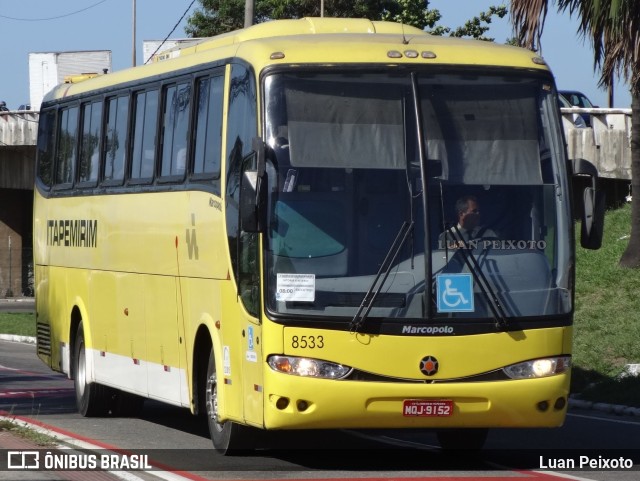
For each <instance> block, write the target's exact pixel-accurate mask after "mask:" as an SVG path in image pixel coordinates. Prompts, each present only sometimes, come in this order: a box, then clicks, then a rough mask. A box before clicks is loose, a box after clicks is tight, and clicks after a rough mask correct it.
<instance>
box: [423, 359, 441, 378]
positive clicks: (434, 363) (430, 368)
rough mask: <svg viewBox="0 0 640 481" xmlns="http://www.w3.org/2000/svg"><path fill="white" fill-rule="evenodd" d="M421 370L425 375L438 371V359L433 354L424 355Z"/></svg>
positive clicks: (431, 374)
mask: <svg viewBox="0 0 640 481" xmlns="http://www.w3.org/2000/svg"><path fill="white" fill-rule="evenodd" d="M420 372H422V374H424V375H425V376H433V375H434V374H435V373H437V372H438V360H437V359H436V358H435V357H433V356H427V357H423V358H422V361H420Z"/></svg>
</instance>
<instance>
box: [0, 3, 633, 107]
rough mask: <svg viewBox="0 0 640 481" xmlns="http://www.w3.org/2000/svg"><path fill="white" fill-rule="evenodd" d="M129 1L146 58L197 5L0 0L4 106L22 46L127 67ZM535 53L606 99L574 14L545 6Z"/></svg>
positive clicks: (456, 22) (564, 80) (15, 97)
mask: <svg viewBox="0 0 640 481" xmlns="http://www.w3.org/2000/svg"><path fill="white" fill-rule="evenodd" d="M318 1H320V0H318ZM502 2H503V0H430V2H429V7H430V8H436V9H438V10H440V13H441V14H442V19H441V20H440V24H442V25H445V26H448V27H453V28H455V27H458V26H461V25H463V24H464V23H465V21H466V20H469V19H470V18H472V17H474V16H476V15H478V13H480V12H481V11H485V10H487V9H488V7H489V6H491V5H499V4H501V3H502ZM134 4H135V5H136V24H135V38H136V42H135V45H136V48H135V50H136V53H137V55H136V63H137V64H138V65H139V64H142V63H144V61H145V60H146V59H144V60H143V58H142V56H143V50H142V44H143V41H145V40H163V39H165V38H167V37H169V38H174V39H175V38H185V37H186V34H185V32H184V27H185V25H186V19H187V17H188V16H189V15H191V14H192V13H193V11H194V10H195V9H196V8H198V7H199V6H200V3H199V2H198V1H197V0H63V1H60V0H58V1H51V0H20V1H16V0H0V33H1V34H2V39H3V41H2V47H0V62H1V67H0V100H4V101H5V102H6V103H7V107H9V108H10V109H17V108H18V106H19V105H21V104H25V103H28V102H29V53H35V52H60V51H78V50H110V51H111V52H112V70H121V69H123V68H128V67H130V66H131V65H132V64H133V44H134V42H133V37H134V35H133V33H134V27H133V5H134ZM185 13H186V15H185ZM183 15H184V18H183ZM181 19H182V20H181ZM487 35H488V36H490V37H494V38H495V39H496V41H497V42H499V43H504V42H505V41H506V40H507V39H508V38H509V37H511V36H512V29H511V25H510V23H509V20H508V18H507V17H505V18H504V19H496V20H494V22H493V23H492V24H491V29H490V30H489V31H488V32H487ZM541 53H542V56H543V57H544V58H545V60H546V61H547V63H548V64H549V66H550V67H551V69H552V70H553V72H554V75H555V78H556V83H557V86H558V89H560V90H562V89H566V90H579V91H581V92H583V93H585V94H586V95H587V97H589V98H590V99H591V101H592V102H593V103H594V104H595V105H598V106H601V107H608V100H607V99H608V96H607V91H606V90H601V89H599V88H598V86H597V85H598V79H599V75H598V74H597V73H594V70H593V55H592V52H591V48H590V46H589V44H588V42H585V41H583V40H582V39H581V38H580V37H579V35H578V34H577V21H576V20H575V19H574V20H572V19H570V17H569V16H568V14H566V13H565V14H556V12H555V9H553V11H550V12H549V15H548V16H547V22H546V25H545V29H544V33H543V36H542V52H541ZM630 105H631V96H630V93H629V87H628V84H625V83H624V82H618V83H617V84H616V85H615V87H614V105H613V106H614V107H623V108H628V107H630Z"/></svg>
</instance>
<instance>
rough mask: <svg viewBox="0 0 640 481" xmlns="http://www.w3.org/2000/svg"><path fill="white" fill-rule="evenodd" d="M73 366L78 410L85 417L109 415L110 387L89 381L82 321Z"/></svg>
mask: <svg viewBox="0 0 640 481" xmlns="http://www.w3.org/2000/svg"><path fill="white" fill-rule="evenodd" d="M72 366H73V383H74V387H75V391H76V406H77V408H78V412H79V413H80V414H81V415H82V416H85V417H93V416H105V415H107V414H108V413H109V392H108V388H107V387H106V386H101V385H100V384H96V383H94V382H92V383H88V382H87V359H86V349H85V343H84V328H83V326H82V322H80V324H79V325H78V330H77V331H76V342H75V345H74V353H73V364H72Z"/></svg>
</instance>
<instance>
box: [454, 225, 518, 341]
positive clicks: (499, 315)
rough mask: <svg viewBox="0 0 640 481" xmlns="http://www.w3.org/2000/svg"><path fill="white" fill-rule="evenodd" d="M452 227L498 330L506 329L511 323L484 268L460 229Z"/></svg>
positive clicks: (465, 260) (455, 226)
mask: <svg viewBox="0 0 640 481" xmlns="http://www.w3.org/2000/svg"><path fill="white" fill-rule="evenodd" d="M451 227H452V228H453V231H454V232H455V235H456V237H457V238H458V239H460V240H461V241H462V243H463V248H462V249H458V252H460V251H462V257H463V258H464V262H465V264H466V265H467V267H468V268H469V272H471V275H472V276H473V279H474V280H475V281H476V284H477V285H478V287H480V290H481V291H482V294H484V296H485V298H486V299H487V304H489V309H491V313H492V314H493V319H494V320H495V321H496V327H497V328H498V329H505V328H506V327H507V326H508V324H509V323H508V321H507V314H506V312H505V310H504V307H503V306H502V304H501V303H500V299H499V298H498V295H497V294H496V293H495V291H494V290H493V288H492V287H491V284H490V283H489V281H488V280H487V277H486V276H485V275H484V272H482V268H481V267H480V264H478V260H477V259H476V258H475V256H474V255H473V252H471V248H470V247H469V244H467V241H466V240H465V239H464V236H463V235H462V233H461V232H460V229H458V226H457V225H455V224H454V225H452V226H451Z"/></svg>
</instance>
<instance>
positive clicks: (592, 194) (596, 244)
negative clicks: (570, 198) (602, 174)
mask: <svg viewBox="0 0 640 481" xmlns="http://www.w3.org/2000/svg"><path fill="white" fill-rule="evenodd" d="M572 167H573V175H574V176H576V177H577V176H588V177H590V178H591V187H585V189H584V191H583V193H582V228H581V231H580V245H581V246H582V247H583V248H585V249H594V250H595V249H600V247H601V246H602V236H603V234H604V212H605V196H604V192H602V191H599V190H598V189H597V182H598V169H596V166H595V165H593V164H592V163H591V162H589V161H588V160H585V159H574V160H573V161H572Z"/></svg>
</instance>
